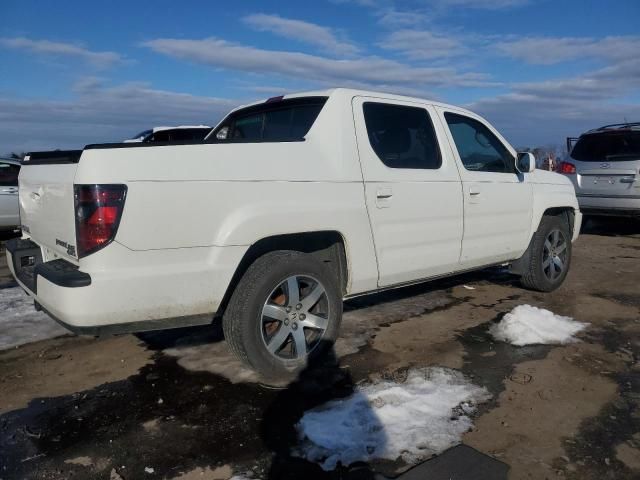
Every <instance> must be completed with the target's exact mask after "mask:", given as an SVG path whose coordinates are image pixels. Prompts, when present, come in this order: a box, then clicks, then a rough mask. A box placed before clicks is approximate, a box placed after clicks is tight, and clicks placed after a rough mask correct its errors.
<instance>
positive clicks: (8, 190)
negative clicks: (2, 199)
mask: <svg viewBox="0 0 640 480" xmlns="http://www.w3.org/2000/svg"><path fill="white" fill-rule="evenodd" d="M0 191H1V192H2V193H18V187H7V188H3V189H2V190H0Z"/></svg>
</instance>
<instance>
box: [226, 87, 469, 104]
mask: <svg viewBox="0 0 640 480" xmlns="http://www.w3.org/2000/svg"><path fill="white" fill-rule="evenodd" d="M334 95H344V96H347V97H349V96H351V97H356V96H362V97H381V98H387V99H390V100H399V101H405V102H416V103H428V104H430V105H437V106H439V107H444V108H455V109H458V110H466V109H465V108H462V107H458V106H456V105H450V104H447V103H442V102H437V101H434V100H429V99H426V98H419V97H408V96H405V95H396V94H394V93H389V92H376V91H371V90H358V89H353V88H344V87H335V88H329V89H326V90H310V91H307V92H294V93H288V94H286V95H276V96H274V97H271V98H265V99H262V100H259V101H257V102H252V103H248V104H246V105H242V106H240V107H238V108H235V109H234V110H239V109H241V108H246V107H250V106H253V105H260V104H261V103H265V102H266V101H267V100H273V99H283V100H284V99H289V98H300V97H331V96H334Z"/></svg>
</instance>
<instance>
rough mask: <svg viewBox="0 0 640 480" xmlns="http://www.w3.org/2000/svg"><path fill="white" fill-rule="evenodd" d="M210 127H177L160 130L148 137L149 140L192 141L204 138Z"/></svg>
mask: <svg viewBox="0 0 640 480" xmlns="http://www.w3.org/2000/svg"><path fill="white" fill-rule="evenodd" d="M209 131H210V129H208V128H176V129H173V130H160V131H159V132H156V133H154V134H153V136H151V137H150V138H148V139H147V140H146V141H147V142H190V141H198V140H202V139H203V138H204V137H205V136H206V135H207V133H209Z"/></svg>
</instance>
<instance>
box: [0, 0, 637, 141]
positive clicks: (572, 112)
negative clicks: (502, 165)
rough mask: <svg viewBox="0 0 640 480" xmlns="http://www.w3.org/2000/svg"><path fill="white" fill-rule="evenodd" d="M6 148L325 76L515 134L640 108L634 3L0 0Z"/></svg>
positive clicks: (633, 114)
mask: <svg viewBox="0 0 640 480" xmlns="http://www.w3.org/2000/svg"><path fill="white" fill-rule="evenodd" d="M0 18H1V19H2V22H1V24H0V62H1V63H0V64H1V65H3V69H2V72H1V74H0V152H9V151H14V150H37V149H48V148H71V147H81V146H82V145H84V144H86V143H93V142H100V141H118V140H121V139H123V138H127V137H129V136H132V135H133V134H134V133H136V132H138V131H140V130H143V129H146V128H149V127H152V126H155V125H166V124H169V125H172V124H185V123H189V124H193V123H208V124H215V123H216V121H217V120H218V119H219V118H220V117H221V116H222V115H224V113H225V112H226V111H228V110H230V109H231V108H232V107H234V106H236V105H238V104H241V103H246V102H248V101H252V100H256V99H260V98H265V97H269V96H271V95H277V94H281V93H283V92H287V91H299V90H308V89H316V88H325V87H330V86H354V87H362V88H366V89H375V90H384V91H391V92H395V93H401V94H408V95H412V96H419V97H424V98H434V99H437V100H441V101H445V102H448V103H454V104H458V105H463V106H466V107H468V108H471V109H472V110H475V111H477V112H478V113H480V114H482V115H484V116H485V117H486V118H488V119H489V120H490V121H491V122H492V123H494V124H495V125H496V127H497V128H499V129H500V130H501V131H502V132H503V133H504V134H505V136H506V137H507V138H508V139H509V140H510V141H511V142H512V143H513V144H514V145H516V146H539V145H548V144H557V145H561V144H562V143H563V142H564V137H565V136H567V135H576V134H579V133H580V132H582V131H584V130H586V129H588V128H592V127H596V126H600V125H602V124H605V123H613V122H622V121H624V120H625V119H627V120H630V121H631V120H635V121H640V55H639V54H638V52H640V31H639V29H638V23H639V21H640V2H638V1H635V0H627V1H615V2H603V1H592V2H590V1H586V0H583V1H578V0H566V1H558V0H555V1H553V0H432V1H426V0H409V1H394V0H316V1H314V2H299V1H290V0H287V1H280V2H267V1H262V2H258V1H242V2H215V1H190V2H186V1H183V2H176V1H175V0H173V1H166V0H156V1H154V2H133V1H121V0H111V1H109V2H87V1H86V0H85V1H75V0H73V1H72V0H67V1H64V2H42V1H29V0H4V1H2V2H0Z"/></svg>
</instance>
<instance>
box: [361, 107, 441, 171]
mask: <svg viewBox="0 0 640 480" xmlns="http://www.w3.org/2000/svg"><path fill="white" fill-rule="evenodd" d="M362 109H363V113H364V121H365V124H366V126H367V134H368V136H369V143H370V144H371V148H373V151H374V152H376V155H377V156H378V158H379V159H380V161H382V163H384V164H385V165H386V166H387V167H389V168H407V169H428V170H433V169H438V168H440V167H441V166H442V157H441V155H440V148H439V147H438V140H437V138H436V133H435V131H434V129H433V124H432V123H431V117H429V113H428V112H427V111H426V110H425V109H424V108H419V107H407V106H403V105H392V104H388V103H375V102H365V103H364V104H363V106H362Z"/></svg>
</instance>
